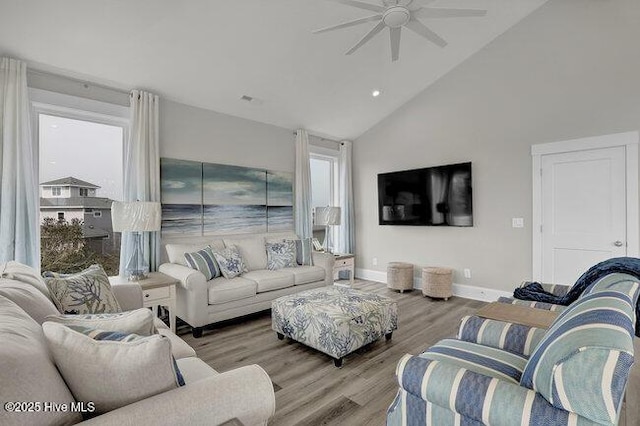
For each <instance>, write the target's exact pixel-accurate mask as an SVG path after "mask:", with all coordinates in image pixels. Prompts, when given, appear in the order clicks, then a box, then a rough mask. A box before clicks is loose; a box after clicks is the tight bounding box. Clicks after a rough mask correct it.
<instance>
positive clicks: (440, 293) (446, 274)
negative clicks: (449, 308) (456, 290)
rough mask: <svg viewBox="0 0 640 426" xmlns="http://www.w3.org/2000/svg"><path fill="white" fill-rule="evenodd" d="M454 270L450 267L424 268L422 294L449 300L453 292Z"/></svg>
mask: <svg viewBox="0 0 640 426" xmlns="http://www.w3.org/2000/svg"><path fill="white" fill-rule="evenodd" d="M452 283H453V270H452V269H449V268H435V267H428V268H422V294H423V295H425V296H429V297H434V298H441V299H444V300H449V298H450V297H451V296H453V292H452V289H451V287H452Z"/></svg>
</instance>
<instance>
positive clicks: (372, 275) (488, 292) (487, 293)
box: [356, 268, 513, 302]
mask: <svg viewBox="0 0 640 426" xmlns="http://www.w3.org/2000/svg"><path fill="white" fill-rule="evenodd" d="M356 278H360V279H363V280H369V281H376V282H379V283H384V284H386V283H387V273H386V272H381V271H373V270H371V269H362V268H356ZM452 287H453V288H452V290H453V295H454V296H458V297H464V298H465V299H473V300H481V301H483V302H495V301H496V300H498V298H500V297H513V294H512V293H510V292H508V291H502V290H495V289H492V288H486V287H477V286H473V285H468V284H457V283H453V286H452ZM413 288H415V289H418V290H419V289H421V288H422V282H421V278H420V277H414V279H413Z"/></svg>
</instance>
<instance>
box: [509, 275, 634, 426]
mask: <svg viewBox="0 0 640 426" xmlns="http://www.w3.org/2000/svg"><path fill="white" fill-rule="evenodd" d="M613 275H617V277H614V276H613ZM605 284H606V286H605ZM616 290H620V291H616ZM637 297H638V284H637V283H635V281H632V280H630V279H628V277H621V276H620V274H611V275H610V276H609V278H608V281H607V283H603V284H601V285H600V286H598V287H597V288H596V290H595V292H593V293H591V294H587V295H585V296H583V297H581V298H580V299H579V300H577V301H576V302H574V303H573V304H571V305H570V306H569V307H568V309H567V310H565V311H564V312H562V313H561V314H560V315H559V316H558V318H557V319H556V320H555V321H554V323H553V324H552V326H551V327H550V328H549V332H548V333H547V334H546V335H545V337H544V338H543V339H542V341H541V342H540V344H539V345H538V347H537V348H536V350H535V351H534V353H533V354H532V355H531V357H530V359H529V362H528V363H527V366H526V368H525V370H524V373H523V375H522V379H521V384H522V385H523V386H526V387H527V388H530V389H534V390H535V391H537V392H539V393H540V394H541V395H542V396H544V398H546V399H547V401H549V402H550V403H551V404H552V405H554V406H555V407H558V408H561V409H565V410H568V411H572V412H575V413H578V414H581V415H583V416H585V417H588V418H590V419H592V420H594V421H596V422H600V423H603V424H612V423H615V422H616V421H617V416H618V412H619V408H620V404H621V403H622V397H623V393H624V389H625V387H626V383H627V379H628V375H629V371H630V368H631V365H632V364H633V336H634V324H635V313H634V312H635V305H636V302H637Z"/></svg>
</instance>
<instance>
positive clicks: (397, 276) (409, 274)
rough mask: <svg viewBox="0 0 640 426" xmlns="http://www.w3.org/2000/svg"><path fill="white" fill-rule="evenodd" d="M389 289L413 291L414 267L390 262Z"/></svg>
mask: <svg viewBox="0 0 640 426" xmlns="http://www.w3.org/2000/svg"><path fill="white" fill-rule="evenodd" d="M387 287H388V288H390V289H392V290H400V293H404V291H405V290H409V291H411V290H413V265H412V264H411V263H403V262H389V264H388V265H387Z"/></svg>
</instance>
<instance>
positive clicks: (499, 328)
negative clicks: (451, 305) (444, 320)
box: [456, 316, 547, 357]
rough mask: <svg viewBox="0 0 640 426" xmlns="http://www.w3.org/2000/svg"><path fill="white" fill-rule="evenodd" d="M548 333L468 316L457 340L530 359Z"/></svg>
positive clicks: (460, 328)
mask: <svg viewBox="0 0 640 426" xmlns="http://www.w3.org/2000/svg"><path fill="white" fill-rule="evenodd" d="M546 332H547V330H546V329H543V328H536V327H528V326H526V325H521V324H514V323H510V322H504V321H495V320H491V319H487V318H481V317H477V316H466V317H462V320H461V321H460V327H459V328H458V335H457V336H456V338H457V339H459V340H464V341H465V342H472V343H479V344H481V345H484V346H491V347H492V348H498V349H504V350H507V351H509V352H514V353H516V354H520V355H523V356H525V357H528V356H529V355H531V352H532V351H533V350H534V349H535V348H536V346H538V343H540V341H541V340H542V338H543V337H544V335H545V333H546Z"/></svg>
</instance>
